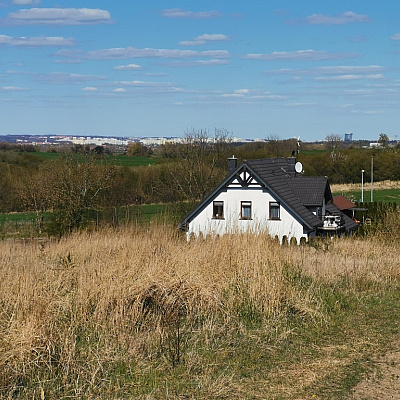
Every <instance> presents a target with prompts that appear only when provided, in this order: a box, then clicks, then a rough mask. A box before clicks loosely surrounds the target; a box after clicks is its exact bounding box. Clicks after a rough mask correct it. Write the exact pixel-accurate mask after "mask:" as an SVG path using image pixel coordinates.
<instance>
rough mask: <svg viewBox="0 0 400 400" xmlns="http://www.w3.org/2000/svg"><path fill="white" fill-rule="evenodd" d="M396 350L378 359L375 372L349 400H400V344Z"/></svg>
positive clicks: (356, 389)
mask: <svg viewBox="0 0 400 400" xmlns="http://www.w3.org/2000/svg"><path fill="white" fill-rule="evenodd" d="M394 349H395V350H392V351H390V352H388V353H387V354H385V355H383V356H380V357H377V358H376V360H375V362H374V369H373V371H372V372H371V373H369V374H368V376H366V378H365V379H364V380H363V381H361V382H360V383H359V384H358V385H357V386H356V387H355V390H354V392H353V395H352V396H351V397H349V399H348V400H376V399H379V400H389V399H396V400H398V399H400V342H397V343H396V346H394Z"/></svg>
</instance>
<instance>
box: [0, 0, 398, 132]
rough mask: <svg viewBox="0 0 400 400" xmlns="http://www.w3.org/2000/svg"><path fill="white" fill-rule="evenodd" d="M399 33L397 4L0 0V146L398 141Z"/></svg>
mask: <svg viewBox="0 0 400 400" xmlns="http://www.w3.org/2000/svg"><path fill="white" fill-rule="evenodd" d="M399 22H400V2H399V1H398V0H386V1H384V2H375V1H359V0H357V1H352V0H347V1H340V0H339V1H336V2H326V1H321V0H301V1H300V0H279V1H275V0H268V1H267V0H253V1H251V2H248V1H236V2H233V1H231V0H229V1H228V0H221V1H219V0H213V1H207V0H203V1H198V2H189V1H187V0H186V1H183V0H177V1H169V0H162V1H161V0H160V1H159V0H154V1H151V0H149V1H146V2H139V1H132V0H118V1H111V0H108V1H105V0H97V1H93V0H92V1H89V0H87V1H75V0H68V1H67V0H58V1H57V2H52V1H47V0H0V134H2V135H4V134H60V135H63V134H73V135H101V136H126V137H139V136H182V135H183V134H184V132H185V131H187V130H191V129H193V128H194V129H208V130H209V131H210V132H213V131H214V129H215V128H217V129H226V130H227V131H229V132H231V133H232V134H233V135H234V136H237V137H242V138H268V137H274V138H280V139H286V138H290V137H293V136H301V139H302V140H322V139H324V138H325V137H326V136H327V135H329V134H332V133H334V134H338V135H344V133H346V132H353V134H354V139H371V140H374V139H377V138H378V137H379V134H380V133H386V134H387V135H388V136H389V137H392V138H397V136H398V135H399V133H400V132H399V131H400V125H399V124H398V123H397V122H398V120H399V118H398V114H399V111H398V110H400V70H399V67H400V23H399ZM399 139H400V136H399Z"/></svg>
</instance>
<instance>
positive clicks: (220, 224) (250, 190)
mask: <svg viewBox="0 0 400 400" xmlns="http://www.w3.org/2000/svg"><path fill="white" fill-rule="evenodd" d="M213 201H223V202H224V219H213V218H212V217H213ZM242 201H251V202H252V219H251V220H242V219H240V217H241V202H242ZM271 201H272V202H274V201H277V199H275V198H274V197H273V196H272V195H271V194H270V193H269V192H268V191H267V190H266V189H263V188H261V187H247V188H246V187H237V188H235V187H234V188H227V189H224V190H223V191H221V192H220V193H219V194H218V195H217V196H216V197H215V198H214V199H213V200H212V201H211V202H210V203H209V204H208V205H206V206H205V207H204V208H203V209H202V210H201V211H200V212H199V213H198V214H197V215H196V216H195V217H194V219H193V220H192V221H191V222H190V223H189V227H188V231H187V235H188V238H189V237H190V236H191V235H192V234H194V235H195V236H196V237H197V236H199V235H200V233H202V234H203V235H208V234H211V235H223V234H225V233H241V232H260V231H265V232H268V233H269V234H270V235H271V236H272V237H275V235H277V236H278V237H279V239H280V240H282V237H283V236H284V235H286V236H287V237H288V239H289V240H290V238H292V237H295V238H296V239H297V242H298V243H299V242H300V238H301V237H305V238H307V231H306V230H305V229H303V226H302V224H301V223H300V222H299V220H298V219H297V218H295V216H294V215H293V214H292V213H291V212H290V211H289V210H287V209H286V208H285V207H284V206H283V205H282V204H281V207H280V220H270V219H269V203H270V202H271Z"/></svg>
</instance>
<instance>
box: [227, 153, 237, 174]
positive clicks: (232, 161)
mask: <svg viewBox="0 0 400 400" xmlns="http://www.w3.org/2000/svg"><path fill="white" fill-rule="evenodd" d="M236 168H237V158H235V156H232V157H230V158H228V175H230V174H232V173H233V171H235V169H236Z"/></svg>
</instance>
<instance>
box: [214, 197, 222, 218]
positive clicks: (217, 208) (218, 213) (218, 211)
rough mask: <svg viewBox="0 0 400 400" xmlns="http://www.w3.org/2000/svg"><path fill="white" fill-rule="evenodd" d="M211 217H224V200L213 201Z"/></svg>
mask: <svg viewBox="0 0 400 400" xmlns="http://www.w3.org/2000/svg"><path fill="white" fill-rule="evenodd" d="M213 218H214V219H224V202H223V201H214V202H213Z"/></svg>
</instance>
